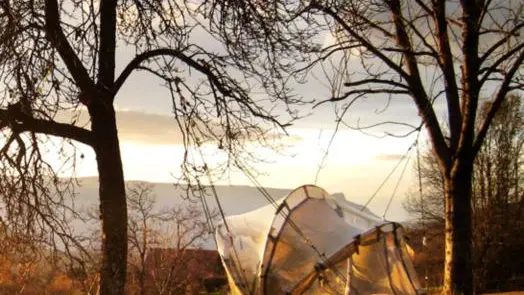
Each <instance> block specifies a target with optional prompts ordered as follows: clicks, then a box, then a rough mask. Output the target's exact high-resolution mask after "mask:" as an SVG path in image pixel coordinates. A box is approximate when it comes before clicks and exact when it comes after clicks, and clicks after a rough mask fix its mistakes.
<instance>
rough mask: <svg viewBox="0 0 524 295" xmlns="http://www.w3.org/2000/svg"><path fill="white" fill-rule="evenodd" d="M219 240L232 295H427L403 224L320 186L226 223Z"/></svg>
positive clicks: (295, 191)
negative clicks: (377, 214) (330, 193)
mask: <svg viewBox="0 0 524 295" xmlns="http://www.w3.org/2000/svg"><path fill="white" fill-rule="evenodd" d="M216 239H217V246H218V251H219V253H220V255H221V258H222V262H223V264H224V266H225V269H226V273H227V275H228V280H229V285H230V288H231V293H232V294H233V295H237V294H238V295H240V294H242V295H248V294H253V295H262V294H267V295H279V294H344V295H346V294H358V295H361V294H366V295H367V294H420V293H422V289H421V286H420V284H419V282H418V280H417V277H416V274H415V271H414V269H413V266H412V264H411V260H410V258H409V255H408V247H407V245H406V243H405V240H404V237H403V234H402V227H401V226H400V225H399V224H397V223H391V222H383V221H381V220H380V219H379V218H378V217H377V216H375V215H373V214H372V213H371V212H369V211H362V210H360V209H358V208H355V206H354V205H353V204H352V203H350V202H348V201H347V200H345V198H344V197H343V196H338V197H337V196H330V195H329V194H328V193H327V192H326V191H325V190H323V189H322V188H320V187H317V186H312V185H307V186H302V187H299V188H298V189H296V190H294V191H293V192H291V193H290V194H289V195H287V196H286V197H285V198H283V199H281V200H279V201H278V202H277V204H270V205H267V206H265V207H262V208H259V209H257V210H254V211H251V212H248V213H245V214H241V215H235V216H229V217H227V218H225V220H224V221H223V223H222V224H220V225H219V226H218V227H217V230H216Z"/></svg>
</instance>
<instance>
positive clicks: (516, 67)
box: [473, 50, 524, 155]
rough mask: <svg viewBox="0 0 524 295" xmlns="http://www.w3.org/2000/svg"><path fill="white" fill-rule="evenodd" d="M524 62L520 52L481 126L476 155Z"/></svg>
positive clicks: (474, 151) (474, 146) (475, 143)
mask: <svg viewBox="0 0 524 295" xmlns="http://www.w3.org/2000/svg"><path fill="white" fill-rule="evenodd" d="M523 62H524V50H522V51H521V52H520V55H519V56H518V57H517V59H516V60H515V62H514V63H513V65H512V67H511V68H510V70H509V71H508V73H507V74H506V76H505V77H504V80H503V81H502V83H501V85H500V88H499V90H498V92H497V96H496V97H495V99H494V100H493V103H492V104H491V107H490V108H489V111H488V113H487V115H486V118H485V119H484V121H483V122H482V124H481V127H480V129H479V131H478V134H477V138H476V139H475V142H474V144H473V153H474V155H476V154H477V153H478V152H479V150H480V147H481V146H482V143H483V142H484V138H485V137H486V134H487V133H488V129H489V126H490V125H491V122H492V121H493V118H494V117H495V115H496V114H497V111H498V110H499V108H500V106H501V105H502V102H503V100H504V99H505V98H506V96H507V95H508V91H509V88H510V84H511V82H512V80H513V76H514V75H515V73H516V72H517V71H518V70H519V68H520V67H521V65H522V63H523Z"/></svg>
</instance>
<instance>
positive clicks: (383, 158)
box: [375, 154, 404, 161]
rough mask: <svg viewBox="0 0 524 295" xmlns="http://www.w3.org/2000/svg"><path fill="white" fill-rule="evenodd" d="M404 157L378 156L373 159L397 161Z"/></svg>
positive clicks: (399, 155) (395, 155)
mask: <svg viewBox="0 0 524 295" xmlns="http://www.w3.org/2000/svg"><path fill="white" fill-rule="evenodd" d="M402 157H404V155H401V154H378V155H376V156H375V159H377V160H380V161H399V160H400V159H402Z"/></svg>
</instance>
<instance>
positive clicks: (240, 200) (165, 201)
mask: <svg viewBox="0 0 524 295" xmlns="http://www.w3.org/2000/svg"><path fill="white" fill-rule="evenodd" d="M79 182H80V186H79V187H78V188H77V190H76V193H77V194H76V197H75V206H76V207H77V208H82V207H89V206H93V205H98V179H97V178H95V177H89V178H80V179H79ZM133 182H136V181H129V182H128V184H131V183H133ZM150 184H151V185H152V186H153V191H154V192H155V194H156V200H157V205H158V206H159V207H162V208H165V207H169V206H174V205H177V204H181V203H182V202H184V198H185V196H186V192H185V187H183V186H175V185H174V184H171V183H150ZM215 188H216V190H217V194H218V196H219V199H220V202H221V204H222V207H223V209H224V213H225V214H226V215H235V214H241V213H245V212H248V211H251V210H254V209H256V208H259V207H261V206H263V205H267V204H268V201H267V200H266V199H265V198H264V196H263V195H262V194H261V193H260V192H259V191H258V189H257V188H255V187H250V186H238V185H234V186H221V185H217V186H215ZM265 190H266V191H267V192H268V193H269V194H270V195H271V197H272V198H274V199H275V200H276V199H280V198H282V197H284V196H286V195H287V194H288V193H289V192H290V191H291V189H279V188H265ZM207 202H208V204H209V206H210V207H211V208H216V207H217V206H216V201H215V199H214V196H212V195H211V194H210V195H209V196H208V198H207Z"/></svg>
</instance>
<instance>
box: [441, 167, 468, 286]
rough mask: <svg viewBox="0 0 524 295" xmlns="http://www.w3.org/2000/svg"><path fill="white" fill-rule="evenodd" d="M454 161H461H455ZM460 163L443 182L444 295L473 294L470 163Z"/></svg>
mask: <svg viewBox="0 0 524 295" xmlns="http://www.w3.org/2000/svg"><path fill="white" fill-rule="evenodd" d="M457 161H460V159H458V160H457ZM463 162H471V163H466V164H461V163H459V164H458V165H456V168H457V169H453V171H452V173H451V175H446V177H445V179H444V188H445V261H444V289H443V295H452V294H461V295H471V294H473V272H472V268H471V267H472V244H471V243H472V242H471V237H472V227H471V225H472V223H471V222H472V221H471V216H472V211H471V183H472V182H471V172H472V170H473V164H472V161H463Z"/></svg>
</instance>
